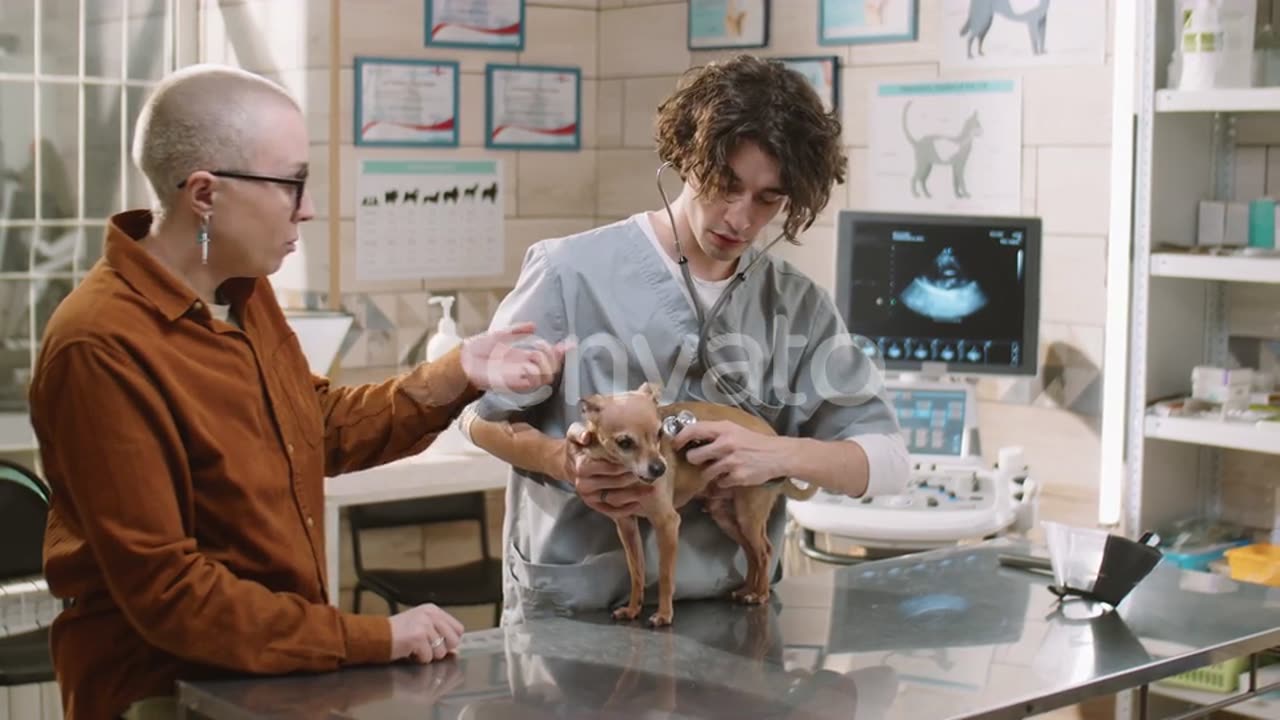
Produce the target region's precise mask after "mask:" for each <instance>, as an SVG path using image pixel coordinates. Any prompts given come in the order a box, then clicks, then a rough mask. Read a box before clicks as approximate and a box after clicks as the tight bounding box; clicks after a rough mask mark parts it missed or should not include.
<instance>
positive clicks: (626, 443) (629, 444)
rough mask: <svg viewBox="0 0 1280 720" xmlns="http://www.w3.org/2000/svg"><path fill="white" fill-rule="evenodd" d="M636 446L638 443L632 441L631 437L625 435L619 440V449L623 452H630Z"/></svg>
mask: <svg viewBox="0 0 1280 720" xmlns="http://www.w3.org/2000/svg"><path fill="white" fill-rule="evenodd" d="M635 446H636V441H635V440H632V439H631V438H630V437H628V436H626V435H623V436H622V437H620V438H618V447H619V448H622V449H623V450H630V449H631V448H633V447H635Z"/></svg>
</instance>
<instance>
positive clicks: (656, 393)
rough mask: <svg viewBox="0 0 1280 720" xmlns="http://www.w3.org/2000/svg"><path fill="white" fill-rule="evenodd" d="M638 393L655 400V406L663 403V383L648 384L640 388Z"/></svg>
mask: <svg viewBox="0 0 1280 720" xmlns="http://www.w3.org/2000/svg"><path fill="white" fill-rule="evenodd" d="M636 392H639V393H643V394H645V395H648V396H649V397H651V398H653V404H654V405H657V404H659V403H661V402H662V383H657V382H647V383H645V384H643V385H641V386H640V389H639V390H637V391H636Z"/></svg>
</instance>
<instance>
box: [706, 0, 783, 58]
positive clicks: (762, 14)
mask: <svg viewBox="0 0 1280 720" xmlns="http://www.w3.org/2000/svg"><path fill="white" fill-rule="evenodd" d="M768 44H769V0H689V49H690V50H723V49H727V48H761V47H764V46H765V45H768Z"/></svg>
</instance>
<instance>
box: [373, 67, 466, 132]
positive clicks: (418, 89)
mask: <svg viewBox="0 0 1280 720" xmlns="http://www.w3.org/2000/svg"><path fill="white" fill-rule="evenodd" d="M355 82H356V88H355V90H356V93H355V96H356V102H355V123H354V127H355V134H356V137H355V144H356V145H393V146H412V145H423V146H442V147H456V146H457V145H458V63H456V62H448V61H434V60H409V59H384V58H362V57H358V58H356V59H355Z"/></svg>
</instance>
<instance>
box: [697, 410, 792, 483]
mask: <svg viewBox="0 0 1280 720" xmlns="http://www.w3.org/2000/svg"><path fill="white" fill-rule="evenodd" d="M786 440H787V439H786V438H783V437H776V436H771V435H763V434H761V433H758V432H755V431H753V430H748V429H747V428H744V427H742V426H741V425H739V424H737V423H732V422H726V421H723V420H719V421H708V422H700V423H696V424H693V425H689V426H688V427H686V428H684V429H683V430H681V431H680V434H678V435H676V436H675V439H674V442H673V444H674V446H675V448H676V450H677V451H683V450H684V448H685V447H686V446H687V445H688V444H690V443H698V442H704V441H705V442H707V443H708V444H706V445H703V446H702V447H695V448H693V449H691V450H689V452H688V453H686V454H685V458H687V459H688V461H689V462H690V463H692V464H694V465H698V466H700V467H701V468H702V477H703V478H704V479H705V480H706V481H707V493H706V494H707V495H709V496H712V497H716V496H723V495H725V494H726V493H727V492H728V490H729V489H730V488H734V487H742V486H750V485H763V484H764V483H766V482H769V481H770V480H773V479H774V478H779V477H785V476H787V475H788V472H787V467H786V461H787V455H786V446H785V442H786ZM717 491H721V492H717Z"/></svg>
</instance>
